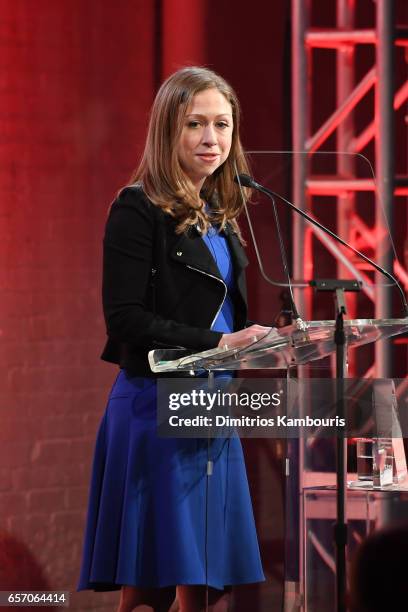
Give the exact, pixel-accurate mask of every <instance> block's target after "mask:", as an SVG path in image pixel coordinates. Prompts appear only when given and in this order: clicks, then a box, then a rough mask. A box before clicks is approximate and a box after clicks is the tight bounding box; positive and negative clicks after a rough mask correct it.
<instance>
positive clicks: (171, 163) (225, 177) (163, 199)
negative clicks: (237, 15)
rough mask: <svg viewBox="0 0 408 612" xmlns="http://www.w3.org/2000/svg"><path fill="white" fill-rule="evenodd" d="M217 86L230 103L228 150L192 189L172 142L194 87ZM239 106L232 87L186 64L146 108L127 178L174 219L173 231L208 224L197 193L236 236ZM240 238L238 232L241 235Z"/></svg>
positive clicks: (242, 166) (241, 162)
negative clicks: (142, 139)
mask: <svg viewBox="0 0 408 612" xmlns="http://www.w3.org/2000/svg"><path fill="white" fill-rule="evenodd" d="M214 88H215V89H218V91H219V92H221V93H222V94H223V95H224V96H225V98H226V99H227V100H228V102H229V103H230V104H231V107H232V118H233V132H232V143H231V150H230V153H229V156H228V158H227V159H226V161H225V162H224V163H223V164H222V165H221V166H220V167H219V168H217V169H216V170H215V172H214V173H213V174H212V175H211V176H208V177H207V178H206V180H205V182H204V184H203V187H202V190H201V193H200V194H197V192H196V190H195V189H194V186H193V184H192V182H191V181H190V179H189V178H188V176H186V174H185V173H184V172H183V170H182V168H181V166H180V162H179V159H178V154H177V144H178V141H179V139H180V136H181V132H182V129H183V123H184V118H185V115H186V113H187V109H188V107H189V105H190V103H191V101H192V99H193V96H195V95H196V94H197V93H199V92H201V91H204V90H206V89H214ZM239 125H240V107H239V102H238V98H237V96H236V94H235V92H234V90H233V89H232V87H231V86H230V85H229V84H228V83H227V82H226V81H225V79H223V78H222V77H221V76H219V75H218V74H216V73H215V72H213V71H212V70H209V69H208V68H202V67H196V66H191V67H188V68H182V69H181V70H178V71H177V72H175V73H174V74H172V75H171V76H170V77H169V78H168V79H167V80H166V81H165V82H164V83H163V84H162V86H161V87H160V89H159V91H158V93H157V95H156V99H155V101H154V103H153V107H152V110H151V114H150V121H149V127H148V132H147V138H146V145H145V149H144V152H143V155H142V159H141V161H140V164H139V167H138V168H137V169H136V171H135V172H134V173H133V175H132V177H131V184H135V183H136V184H141V185H142V187H143V189H144V192H145V193H146V195H147V197H148V198H149V199H150V200H151V201H152V202H153V203H154V204H156V206H159V207H160V208H162V209H163V210H164V211H165V212H166V213H168V214H170V215H171V216H172V217H173V218H175V219H176V220H177V229H176V231H177V233H182V232H185V231H187V230H188V228H189V227H190V226H191V225H197V226H198V227H199V229H200V230H201V231H202V232H206V231H207V230H208V227H209V224H210V223H209V219H208V216H207V214H206V212H205V207H204V205H203V201H202V200H203V199H204V200H206V201H208V202H211V207H212V218H211V220H212V221H213V222H215V223H217V224H219V225H220V226H221V227H224V226H225V224H226V223H227V222H228V221H229V222H230V224H231V225H232V227H233V229H234V230H235V231H236V232H237V234H238V236H239V237H240V238H241V234H240V231H239V227H238V224H237V220H236V219H237V217H238V215H239V214H240V212H241V210H242V207H243V204H244V198H245V199H248V197H249V190H243V191H244V198H243V196H242V193H241V190H240V187H239V185H237V184H236V183H235V182H234V177H235V175H236V173H237V172H238V174H239V173H241V172H243V173H246V174H248V173H249V171H248V163H247V160H246V157H245V154H244V151H243V148H242V145H241V141H240V137H239ZM241 240H242V238H241Z"/></svg>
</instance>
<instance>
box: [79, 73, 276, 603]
mask: <svg viewBox="0 0 408 612" xmlns="http://www.w3.org/2000/svg"><path fill="white" fill-rule="evenodd" d="M247 171H248V169H247V166H246V162H245V156H244V154H243V150H242V147H241V143H240V138H239V104H238V100H237V98H236V95H235V93H234V91H233V90H232V88H231V87H230V86H229V85H228V83H226V81H225V80H224V79H223V78H221V77H220V76H219V75H217V74H215V73H214V72H212V71H210V70H208V69H205V68H196V67H190V68H184V69H182V70H179V71H178V72H176V73H175V74H173V75H172V76H170V77H169V78H168V79H167V80H166V81H165V82H164V83H163V85H162V86H161V88H160V90H159V92H158V94H157V96H156V99H155V101H154V104H153V108H152V111H151V117H150V124H149V128H148V135H147V140H146V146H145V150H144V153H143V156H142V159H141V162H140V165H139V167H138V169H137V170H136V172H135V174H134V176H133V177H132V180H131V184H129V185H128V186H127V187H125V188H124V189H122V190H121V191H120V193H119V195H118V197H117V199H116V200H115V201H114V202H113V204H112V206H111V208H110V212H109V217H108V220H107V224H106V231H105V237H104V264H103V308H104V314H105V321H106V326H107V334H108V341H107V344H106V346H105V349H104V352H103V355H102V358H103V359H105V360H106V361H110V362H112V363H115V364H118V365H119V367H120V372H119V375H118V377H117V379H116V382H115V383H114V385H113V388H112V391H111V393H110V396H109V400H108V404H107V408H106V412H105V415H104V417H103V419H102V422H101V425H100V428H99V432H98V437H97V442H96V449H95V456H94V464H93V474H92V481H91V488H90V500H89V509H88V520H87V528H86V534H85V544H84V556H83V563H82V570H81V577H80V582H79V589H94V590H96V591H103V590H116V589H121V598H120V603H119V607H118V612H128V611H130V610H135V609H136V610H137V609H138V607H139V606H142V605H150V606H151V607H153V609H154V610H163V611H164V610H168V609H169V608H170V606H171V603H172V601H173V599H174V595H175V592H176V593H177V603H174V606H175V607H174V609H179V610H180V611H181V612H198V611H199V610H202V609H203V607H204V605H205V604H206V603H207V605H211V606H213V607H212V609H213V610H217V611H221V610H226V606H227V605H228V593H229V592H230V589H231V587H232V586H233V585H237V584H245V583H252V582H258V581H262V580H264V575H263V571H262V566H261V561H260V555H259V547H258V541H257V536H256V531H255V524H254V518H253V512H252V506H251V500H250V496H249V490H248V483H247V478H246V472H245V464H244V459H243V455H242V448H241V443H240V440H239V438H237V437H232V438H228V439H216V440H213V441H212V442H211V443H210V445H211V449H210V452H211V458H212V462H213V472H212V475H211V476H210V477H209V476H208V475H207V461H208V444H207V441H206V440H198V439H166V438H159V437H157V434H156V380H155V377H154V375H153V374H152V372H151V370H150V368H149V365H148V357H147V356H148V352H149V350H151V349H154V348H158V347H184V348H186V349H191V350H192V351H202V350H206V349H211V348H215V347H217V346H219V347H222V346H224V345H225V344H227V345H228V346H245V345H247V344H249V343H250V342H252V340H253V337H254V336H257V335H263V334H266V333H268V331H269V328H266V327H261V326H259V325H252V326H250V327H248V328H246V327H245V325H246V314H247V306H246V289H245V277H244V269H245V266H246V264H247V259H246V257H245V254H244V250H243V246H242V242H243V241H242V237H241V234H240V230H239V227H238V223H237V217H238V215H239V214H240V212H241V209H242V206H243V196H242V194H241V192H240V189H239V186H238V185H237V184H236V183H235V182H234V177H235V175H236V173H237V172H238V173H240V172H247ZM208 480H210V484H208ZM177 606H178V607H177Z"/></svg>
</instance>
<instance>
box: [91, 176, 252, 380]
mask: <svg viewBox="0 0 408 612" xmlns="http://www.w3.org/2000/svg"><path fill="white" fill-rule="evenodd" d="M175 228H176V222H175V221H174V220H173V219H172V217H170V215H168V214H166V213H164V212H163V211H162V210H161V209H160V208H159V207H157V206H155V205H153V204H152V203H151V202H150V201H149V200H148V199H147V197H146V196H145V194H144V193H143V191H142V189H141V188H140V187H137V186H135V187H127V188H125V189H124V190H122V191H121V193H120V194H119V196H118V198H117V199H116V200H115V201H114V203H113V204H112V207H111V210H110V213H109V217H108V221H107V224H106V230H105V237H104V242H103V246H104V251H103V252H104V258H103V290H102V292H103V310H104V315H105V322H106V328H107V334H108V341H107V343H106V345H105V348H104V351H103V353H102V359H104V360H106V361H110V362H112V363H116V364H119V365H120V367H122V368H126V369H127V370H129V371H130V372H131V373H132V374H134V375H137V376H153V374H152V372H151V370H150V367H149V364H148V358H147V355H148V351H149V350H151V349H153V348H159V347H160V348H162V347H164V346H168V347H184V348H186V349H191V350H192V351H200V350H206V349H211V348H214V347H216V346H217V345H218V343H219V341H220V338H221V336H222V333H221V332H216V331H211V329H210V328H211V325H212V323H213V322H214V320H215V318H216V317H217V315H218V313H219V311H220V309H221V307H222V304H223V302H224V299H225V296H226V292H227V289H226V285H225V283H224V281H223V279H222V277H221V276H220V273H219V271H218V268H217V266H216V264H215V262H214V259H213V257H212V255H211V253H210V252H209V250H208V248H207V246H206V244H205V242H204V241H203V240H202V238H201V236H200V233H199V232H198V231H197V229H196V228H195V227H192V228H190V231H189V232H188V233H186V234H181V235H180V234H176V233H175ZM225 235H226V238H227V241H228V244H229V247H230V253H231V257H232V261H233V267H234V274H235V287H236V289H235V293H234V295H233V296H232V297H233V302H234V312H235V321H234V329H235V330H239V329H242V328H243V327H245V324H246V316H247V303H246V286H245V274H244V269H245V267H246V266H247V264H248V260H247V258H246V255H245V253H244V250H243V248H242V246H241V243H240V241H239V239H238V237H237V235H236V234H235V233H234V231H233V230H232V229H231V227H229V226H228V227H227V228H226V230H225Z"/></svg>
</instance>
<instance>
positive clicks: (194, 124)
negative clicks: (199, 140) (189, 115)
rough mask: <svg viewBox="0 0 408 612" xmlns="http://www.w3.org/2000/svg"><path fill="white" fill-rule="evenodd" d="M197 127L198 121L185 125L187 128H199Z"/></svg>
mask: <svg viewBox="0 0 408 612" xmlns="http://www.w3.org/2000/svg"><path fill="white" fill-rule="evenodd" d="M199 125H200V122H199V121H189V122H188V124H187V126H188V127H189V128H197V127H199Z"/></svg>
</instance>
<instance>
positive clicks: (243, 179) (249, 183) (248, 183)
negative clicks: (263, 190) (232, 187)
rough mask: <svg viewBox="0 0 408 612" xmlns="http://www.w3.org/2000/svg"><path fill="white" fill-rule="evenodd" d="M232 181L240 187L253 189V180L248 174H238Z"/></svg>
mask: <svg viewBox="0 0 408 612" xmlns="http://www.w3.org/2000/svg"><path fill="white" fill-rule="evenodd" d="M234 181H235V182H236V183H238V185H241V187H254V186H255V185H254V183H255V181H254V179H253V178H252V177H251V176H249V174H238V175H236V176H235V177H234Z"/></svg>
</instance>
